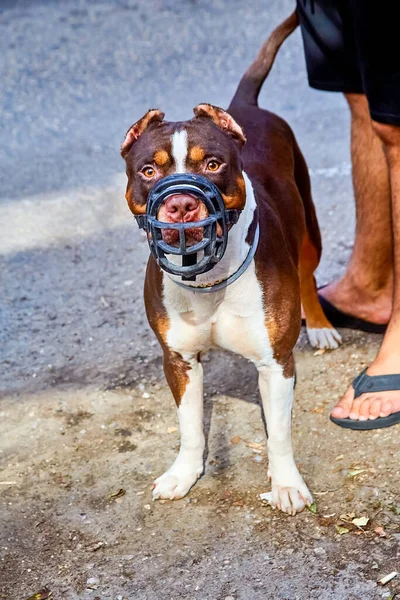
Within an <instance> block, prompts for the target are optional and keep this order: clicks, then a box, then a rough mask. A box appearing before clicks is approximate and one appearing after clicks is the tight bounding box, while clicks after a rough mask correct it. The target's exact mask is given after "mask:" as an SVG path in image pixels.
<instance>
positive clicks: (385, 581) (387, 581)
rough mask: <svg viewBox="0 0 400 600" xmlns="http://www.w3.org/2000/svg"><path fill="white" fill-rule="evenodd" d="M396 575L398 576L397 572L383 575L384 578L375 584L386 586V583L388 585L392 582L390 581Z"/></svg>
mask: <svg viewBox="0 0 400 600" xmlns="http://www.w3.org/2000/svg"><path fill="white" fill-rule="evenodd" d="M397 575H398V572H397V571H392V572H391V573H389V575H385V577H381V579H378V581H377V584H378V585H386V584H387V583H389V581H392V579H394V578H395V577H397Z"/></svg>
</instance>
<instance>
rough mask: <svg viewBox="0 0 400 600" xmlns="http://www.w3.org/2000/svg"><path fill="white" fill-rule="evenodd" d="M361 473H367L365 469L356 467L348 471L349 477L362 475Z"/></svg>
mask: <svg viewBox="0 0 400 600" xmlns="http://www.w3.org/2000/svg"><path fill="white" fill-rule="evenodd" d="M361 473H365V469H354V470H353V471H349V472H348V473H347V477H356V476H357V475H360V474H361Z"/></svg>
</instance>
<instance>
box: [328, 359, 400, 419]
mask: <svg viewBox="0 0 400 600" xmlns="http://www.w3.org/2000/svg"><path fill="white" fill-rule="evenodd" d="M366 375H367V376H370V377H371V379H368V377H365V376H364V375H363V374H362V375H361V376H360V377H358V378H356V380H355V382H354V386H355V389H354V387H353V385H351V386H350V387H349V389H348V390H347V392H346V393H345V395H344V396H343V397H342V398H341V399H340V400H339V402H338V403H337V405H336V406H335V408H334V409H333V410H332V412H331V416H332V417H333V418H336V419H347V418H348V419H351V420H356V421H367V420H375V419H378V418H384V417H388V416H389V415H393V414H394V413H397V412H400V385H399V384H400V357H398V356H391V357H388V358H386V359H385V360H383V359H380V358H379V357H377V359H376V360H375V361H374V362H373V363H372V365H371V366H370V367H369V368H368V369H367V371H366ZM379 376H389V377H387V378H386V379H378V378H377V377H379ZM390 376H392V377H390ZM374 378H375V379H374ZM374 387H375V390H374V389H373V388H374ZM393 387H397V389H393ZM382 388H386V390H385V391H380V390H382ZM388 388H392V389H388ZM364 389H365V390H366V391H365V392H364V393H361V394H360V391H362V390H364ZM369 390H371V391H369ZM358 394H359V395H358Z"/></svg>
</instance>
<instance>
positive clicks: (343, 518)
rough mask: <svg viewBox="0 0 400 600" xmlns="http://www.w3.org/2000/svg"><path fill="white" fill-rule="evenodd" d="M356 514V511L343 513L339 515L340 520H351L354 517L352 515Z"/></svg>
mask: <svg viewBox="0 0 400 600" xmlns="http://www.w3.org/2000/svg"><path fill="white" fill-rule="evenodd" d="M355 516H356V513H353V512H351V513H346V514H344V515H340V517H339V518H340V520H341V521H352V520H353V519H354V517H355Z"/></svg>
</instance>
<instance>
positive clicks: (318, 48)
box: [297, 0, 400, 126]
mask: <svg viewBox="0 0 400 600" xmlns="http://www.w3.org/2000/svg"><path fill="white" fill-rule="evenodd" d="M297 7H298V13H299V17H300V24H301V30H302V34H303V42H304V52H305V55H306V63H307V71H308V80H309V83H310V86H311V87H313V88H316V89H318V90H328V91H335V92H345V93H356V94H365V95H366V96H367V99H368V103H369V109H370V113H371V117H372V119H374V120H375V121H378V122H380V123H388V124H390V125H399V126H400V22H399V15H400V2H399V0H381V1H380V2H377V1H376V0H374V1H373V0H297Z"/></svg>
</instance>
